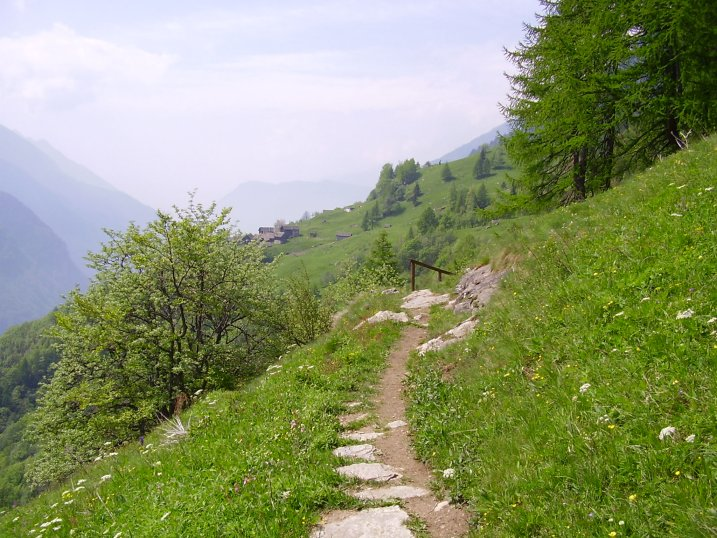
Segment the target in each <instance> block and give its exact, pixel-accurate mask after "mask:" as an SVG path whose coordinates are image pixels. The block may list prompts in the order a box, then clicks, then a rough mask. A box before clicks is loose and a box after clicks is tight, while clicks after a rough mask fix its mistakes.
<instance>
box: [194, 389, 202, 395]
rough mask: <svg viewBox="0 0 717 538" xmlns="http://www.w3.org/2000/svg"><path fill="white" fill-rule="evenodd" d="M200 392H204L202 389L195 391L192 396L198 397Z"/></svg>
mask: <svg viewBox="0 0 717 538" xmlns="http://www.w3.org/2000/svg"><path fill="white" fill-rule="evenodd" d="M202 392H204V389H199V390H195V391H194V395H195V396H199V395H200V394H201V393H202Z"/></svg>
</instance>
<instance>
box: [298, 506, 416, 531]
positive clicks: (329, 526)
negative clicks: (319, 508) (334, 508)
mask: <svg viewBox="0 0 717 538" xmlns="http://www.w3.org/2000/svg"><path fill="white" fill-rule="evenodd" d="M408 518H409V516H408V513H406V512H405V511H404V510H403V509H402V508H401V507H400V506H385V507H383V508H370V509H368V510H362V511H361V512H354V513H349V514H345V515H343V516H342V517H341V519H339V520H337V521H331V519H332V515H331V514H329V515H328V516H327V518H326V520H327V523H324V524H322V525H319V526H317V527H316V528H315V529H314V530H313V531H312V532H311V538H412V537H413V533H412V532H411V531H410V530H408V529H407V528H406V527H405V526H404V525H403V523H404V522H405V521H406V520H407V519H408Z"/></svg>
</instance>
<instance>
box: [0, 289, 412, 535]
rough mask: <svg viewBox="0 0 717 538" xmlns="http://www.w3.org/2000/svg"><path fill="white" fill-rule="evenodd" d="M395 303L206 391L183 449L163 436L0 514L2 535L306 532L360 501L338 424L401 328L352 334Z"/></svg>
mask: <svg viewBox="0 0 717 538" xmlns="http://www.w3.org/2000/svg"><path fill="white" fill-rule="evenodd" d="M397 300H398V299H397V298H396V297H395V296H394V297H385V296H383V297H378V298H374V299H371V300H370V302H369V303H366V304H364V303H357V304H356V305H355V306H354V310H353V311H352V312H351V313H349V314H348V316H347V317H346V318H345V319H344V324H343V325H342V328H339V329H338V330H336V331H334V332H333V333H332V334H331V335H329V336H328V337H327V338H325V339H323V340H322V341H321V342H318V343H317V344H316V345H314V346H311V347H309V348H303V349H299V350H297V351H295V352H294V353H292V354H291V355H290V356H287V357H285V358H284V359H283V360H282V361H280V362H279V363H278V364H277V365H275V366H273V367H270V369H269V370H268V372H267V374H266V375H265V376H263V377H262V378H261V379H259V380H257V381H256V382H253V383H252V384H250V385H249V386H247V387H245V388H244V390H240V391H236V392H213V393H209V394H207V395H205V396H204V398H203V399H201V400H200V401H199V402H198V403H197V404H195V405H194V406H193V407H192V408H191V409H190V410H189V411H188V412H186V413H185V414H184V416H183V417H182V424H183V425H184V427H185V428H186V429H187V430H188V431H189V435H186V436H185V435H178V436H177V437H175V438H178V439H179V441H178V442H177V443H175V444H166V441H167V439H168V438H167V433H166V429H162V428H160V429H159V430H157V431H156V432H154V433H153V434H152V435H149V436H148V437H147V439H146V440H145V444H144V446H140V444H139V443H133V444H132V445H128V446H126V447H124V448H122V449H120V450H119V451H118V452H117V453H114V452H109V450H108V451H107V452H105V453H102V454H99V455H98V460H100V461H98V463H96V464H93V465H88V466H86V468H85V469H84V471H82V472H80V473H76V474H75V476H73V477H72V479H71V480H69V481H67V482H66V483H64V484H61V485H60V486H58V487H56V488H54V489H53V490H51V491H48V492H46V493H44V494H43V495H41V496H40V497H39V498H37V499H35V500H33V501H31V502H30V503H29V504H28V505H26V506H23V507H20V508H17V509H14V510H10V511H9V512H7V511H2V510H0V536H28V535H30V536H39V535H42V534H43V533H44V534H52V535H53V536H69V535H73V534H74V535H76V536H101V535H108V536H117V537H119V536H135V537H139V536H147V537H150V536H267V537H268V536H306V535H307V534H308V532H309V529H310V527H311V526H312V525H313V524H315V523H316V522H318V519H319V514H320V512H321V511H322V510H324V509H328V508H338V507H348V506H354V505H356V503H357V502H358V501H356V500H355V499H353V498H351V497H349V496H348V495H346V494H345V493H343V489H342V486H343V485H344V484H345V480H344V479H341V478H340V477H339V476H338V475H337V474H336V473H334V472H333V469H334V467H335V466H336V465H337V463H338V462H339V460H338V459H337V458H335V457H334V456H333V455H332V454H331V449H332V448H334V447H336V446H338V445H340V444H342V443H341V442H340V440H339V437H338V433H339V432H340V431H341V427H340V425H339V422H338V419H337V416H338V415H340V414H342V413H344V412H345V411H346V410H347V407H346V405H345V404H346V403H347V402H351V401H354V400H363V399H364V396H363V394H362V390H364V389H367V388H368V387H369V386H370V385H371V384H373V383H374V382H375V381H376V379H377V376H378V374H379V372H380V370H381V369H382V367H383V365H384V363H385V359H386V356H387V353H388V349H389V347H390V346H391V344H392V343H393V342H394V341H395V340H396V338H397V337H398V335H399V328H398V327H397V326H395V325H392V324H384V325H383V326H381V327H377V326H375V325H374V326H370V327H366V328H364V329H361V330H359V331H352V330H351V327H353V326H354V325H355V324H356V323H357V322H358V319H359V317H360V316H362V315H363V314H364V312H373V311H374V310H375V309H378V308H396V307H397Z"/></svg>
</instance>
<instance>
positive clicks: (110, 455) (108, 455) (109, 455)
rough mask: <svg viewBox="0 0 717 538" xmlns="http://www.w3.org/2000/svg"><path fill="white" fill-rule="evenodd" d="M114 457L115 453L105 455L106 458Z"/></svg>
mask: <svg viewBox="0 0 717 538" xmlns="http://www.w3.org/2000/svg"><path fill="white" fill-rule="evenodd" d="M116 455H117V452H110V453H109V454H107V457H108V458H111V457H112V456H116Z"/></svg>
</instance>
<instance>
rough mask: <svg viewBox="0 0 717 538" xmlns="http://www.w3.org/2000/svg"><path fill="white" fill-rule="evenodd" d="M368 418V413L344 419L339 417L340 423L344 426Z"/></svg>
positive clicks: (347, 416)
mask: <svg viewBox="0 0 717 538" xmlns="http://www.w3.org/2000/svg"><path fill="white" fill-rule="evenodd" d="M366 417H368V413H352V414H350V415H343V416H342V417H339V423H340V424H341V425H342V426H348V425H349V424H352V423H354V422H358V421H359V420H363V419H365V418H366Z"/></svg>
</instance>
